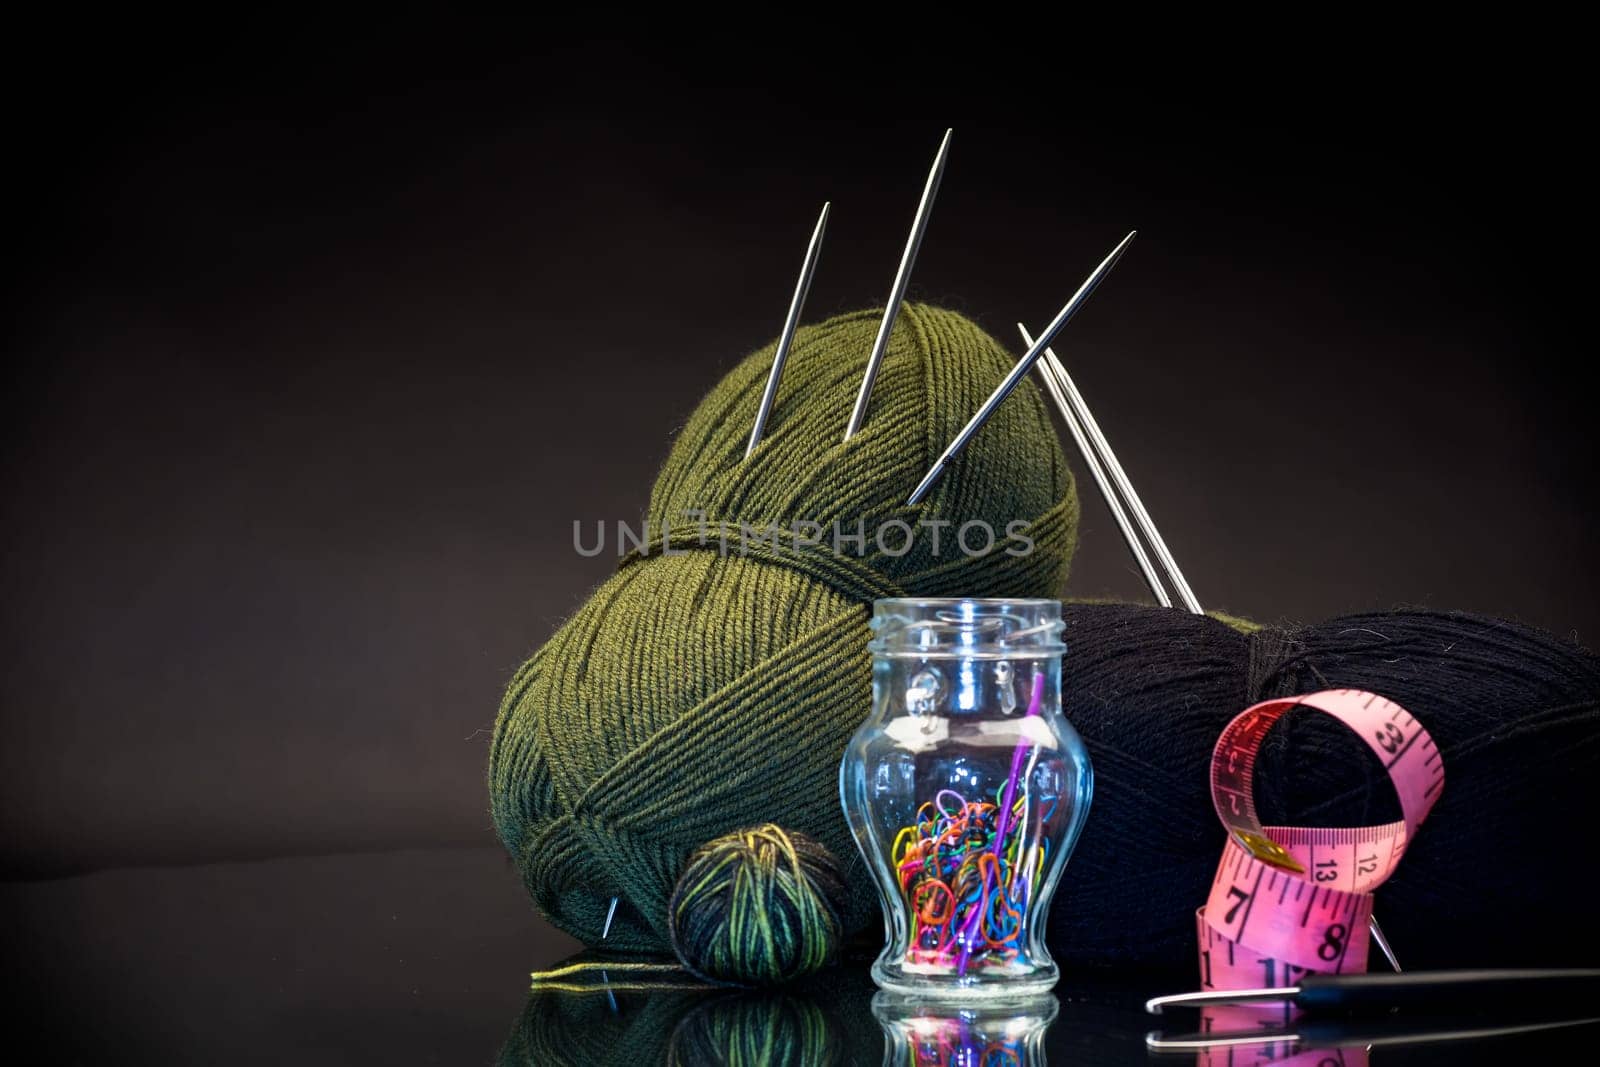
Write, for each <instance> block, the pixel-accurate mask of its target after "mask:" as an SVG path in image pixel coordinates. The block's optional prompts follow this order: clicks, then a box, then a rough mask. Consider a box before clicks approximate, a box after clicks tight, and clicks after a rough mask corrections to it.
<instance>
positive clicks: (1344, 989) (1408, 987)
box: [1144, 968, 1600, 1015]
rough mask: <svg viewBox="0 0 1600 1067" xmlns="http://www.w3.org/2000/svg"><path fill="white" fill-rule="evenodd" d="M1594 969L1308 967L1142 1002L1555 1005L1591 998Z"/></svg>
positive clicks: (1365, 1008)
mask: <svg viewBox="0 0 1600 1067" xmlns="http://www.w3.org/2000/svg"><path fill="white" fill-rule="evenodd" d="M1597 995H1600V969H1592V968H1585V969H1570V970H1497V971H1408V972H1406V973H1405V974H1349V975H1339V974H1308V975H1306V976H1305V978H1303V979H1302V980H1301V981H1300V984H1299V985H1292V986H1278V987H1276V988H1272V989H1216V990H1206V991H1204V992H1200V993H1176V994H1173V995H1172V996H1166V997H1155V998H1153V999H1151V1000H1148V1001H1146V1002H1145V1005H1144V1010H1145V1011H1147V1012H1150V1013H1152V1014H1157V1015H1158V1014H1160V1013H1161V1012H1162V1011H1163V1010H1165V1009H1167V1008H1200V1007H1205V1006H1207V1005H1212V1004H1255V1003H1261V1002H1264V1001H1272V1002H1280V1003H1289V1004H1293V1005H1294V1006H1295V1007H1297V1008H1300V1009H1301V1010H1303V1011H1306V1012H1317V1013H1330V1014H1334V1013H1337V1014H1344V1015H1372V1014H1380V1013H1385V1012H1391V1011H1402V1012H1416V1013H1419V1014H1424V1013H1433V1014H1438V1013H1449V1014H1453V1015H1454V1014H1461V1013H1463V1012H1467V1011H1472V1010H1475V1009H1490V1010H1494V1011H1504V1010H1506V1009H1537V1010H1555V1009H1560V1008H1566V1007H1573V1006H1576V1005H1578V1004H1592V1003H1594V1001H1595V999H1596V997H1597Z"/></svg>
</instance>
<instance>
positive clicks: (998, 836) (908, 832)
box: [839, 599, 1093, 997]
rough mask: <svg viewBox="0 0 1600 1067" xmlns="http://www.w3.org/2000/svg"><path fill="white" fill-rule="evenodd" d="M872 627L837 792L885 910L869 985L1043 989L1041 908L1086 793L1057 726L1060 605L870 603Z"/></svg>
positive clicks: (1079, 820) (1070, 746) (1077, 747)
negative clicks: (862, 708)
mask: <svg viewBox="0 0 1600 1067" xmlns="http://www.w3.org/2000/svg"><path fill="white" fill-rule="evenodd" d="M872 626H873V629H874V630H876V631H877V633H876V636H874V638H873V640H872V643H871V645H870V646H869V647H870V648H871V649H872V652H873V667H872V714H871V715H870V716H869V717H868V719H867V721H866V723H865V724H864V725H863V726H862V727H861V729H860V730H858V731H857V732H856V735H855V737H854V738H852V739H851V741H850V744H849V746H848V747H847V748H846V749H845V754H844V761H843V763H842V764H841V766H840V768H839V788H840V793H841V795H842V797H843V800H844V811H845V817H846V819H848V820H849V823H850V829H851V830H852V831H853V832H854V834H855V838H856V844H857V846H858V847H859V848H860V849H861V851H862V853H863V854H864V855H865V856H866V858H867V862H868V865H869V866H870V867H871V868H872V873H873V876H874V878H875V879H876V881H877V883H878V889H879V892H880V895H881V896H882V898H883V909H884V925H885V928H886V935H887V940H888V945H887V947H886V948H885V949H884V951H883V954H882V955H881V956H879V957H878V960H877V962H876V963H874V964H873V965H872V977H873V980H874V981H876V982H877V983H878V984H879V985H880V986H882V987H883V988H885V989H888V990H891V991H894V992H903V993H944V994H958V995H962V996H1008V997H1016V996H1019V995H1023V994H1027V993H1031V992H1042V991H1044V990H1048V989H1049V988H1050V987H1051V986H1053V985H1055V982H1056V977H1057V973H1058V972H1057V969H1056V965H1055V962H1054V961H1053V960H1052V959H1051V958H1050V953H1049V952H1048V951H1047V950H1046V948H1045V944H1044V933H1045V918H1046V915H1047V912H1048V910H1049V906H1050V895H1051V893H1052V892H1053V891H1054V890H1055V885H1056V880H1057V879H1058V878H1059V877H1060V876H1061V869H1062V867H1063V866H1064V865H1065V863H1066V860H1067V856H1068V854H1069V853H1070V852H1071V851H1072V846H1073V845H1074V844H1075V843H1076V842H1077V839H1078V833H1079V831H1080V830H1082V829H1083V821H1084V819H1085V817H1086V816H1087V815H1088V813H1089V796H1090V793H1091V790H1092V788H1093V777H1092V775H1091V773H1090V770H1089V754H1088V752H1087V751H1086V750H1085V749H1084V746H1083V741H1082V740H1081V739H1080V738H1079V737H1078V734H1077V732H1076V731H1074V730H1073V729H1072V727H1071V726H1070V725H1068V723H1067V720H1066V719H1064V718H1062V715H1061V653H1062V652H1063V651H1064V650H1065V646H1064V645H1062V643H1061V630H1062V622H1061V605H1060V604H1059V603H1058V602H1057V601H1054V600H914V599H899V600H880V601H878V602H877V605H876V610H875V612H874V615H873V620H872Z"/></svg>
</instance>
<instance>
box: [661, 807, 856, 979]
mask: <svg viewBox="0 0 1600 1067" xmlns="http://www.w3.org/2000/svg"><path fill="white" fill-rule="evenodd" d="M844 893H845V886H844V877H843V876H842V875H840V873H839V862H838V861H837V860H835V859H834V858H833V854H832V853H830V852H829V851H828V850H827V848H826V847H824V846H823V845H822V843H821V842H819V841H816V840H814V839H813V838H810V837H808V836H806V835H805V834H801V833H794V834H791V833H788V832H786V831H785V830H784V829H783V828H782V827H781V826H774V825H772V824H771V823H768V824H767V825H765V826H757V827H752V828H751V829H749V830H740V831H737V832H735V833H731V834H726V835H724V836H722V837H719V838H717V839H716V840H715V841H712V842H710V843H709V844H707V845H705V846H703V847H701V848H699V849H697V850H696V851H695V853H694V855H693V856H690V857H689V863H688V865H687V866H685V867H684V869H683V874H682V875H681V876H679V878H678V887H677V889H675V890H674V891H673V893H672V899H671V900H670V901H668V902H667V917H668V922H669V923H670V926H669V930H670V935H671V938H672V950H673V951H674V952H676V953H677V954H678V960H679V962H681V963H682V964H683V966H684V968H685V969H687V970H688V971H689V973H691V974H693V975H695V976H696V977H697V978H703V979H705V980H707V981H710V982H720V983H724V984H728V985H781V984H783V983H785V982H792V981H794V980H795V979H796V978H803V977H804V976H806V975H808V974H812V973H814V972H816V971H819V970H821V969H822V968H823V967H826V966H828V965H829V964H831V963H833V962H834V960H836V959H837V958H838V955H839V944H840V941H841V940H842V931H841V929H840V926H839V912H840V911H841V910H842V908H843V905H844Z"/></svg>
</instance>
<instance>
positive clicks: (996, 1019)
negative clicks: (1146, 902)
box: [872, 993, 1057, 1067]
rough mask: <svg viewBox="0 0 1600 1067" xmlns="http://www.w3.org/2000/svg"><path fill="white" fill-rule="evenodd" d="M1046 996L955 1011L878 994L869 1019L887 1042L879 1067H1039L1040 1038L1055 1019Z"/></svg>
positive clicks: (1053, 1001)
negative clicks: (875, 1019)
mask: <svg viewBox="0 0 1600 1067" xmlns="http://www.w3.org/2000/svg"><path fill="white" fill-rule="evenodd" d="M1056 1010H1057V1005H1056V998H1055V997H1052V996H1050V995H1049V994H1048V993H1046V994H1043V995H1036V996H1033V997H1028V998H1024V999H1020V1000H1018V999H1012V998H998V999H994V1000H986V1001H984V1002H982V1003H981V1004H965V1005H961V1006H959V1007H957V1006H955V1005H952V1004H949V1003H944V1004H940V1003H939V1002H938V1001H929V1000H926V999H922V998H916V997H901V996H897V995H894V994H890V993H879V994H878V995H877V996H875V997H873V998H872V1014H873V1015H875V1016H877V1019H878V1025H879V1026H882V1027H883V1030H884V1033H885V1034H886V1035H887V1036H888V1042H887V1044H886V1046H885V1048H884V1053H883V1067H934V1065H938V1067H954V1065H957V1064H959V1065H961V1067H966V1065H967V1064H971V1065H973V1067H993V1065H1000V1064H1003V1065H1004V1067H1043V1064H1044V1062H1045V1058H1044V1035H1045V1031H1046V1030H1048V1029H1049V1027H1050V1023H1051V1022H1053V1021H1054V1020H1055V1017H1056Z"/></svg>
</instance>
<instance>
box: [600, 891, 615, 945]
mask: <svg viewBox="0 0 1600 1067" xmlns="http://www.w3.org/2000/svg"><path fill="white" fill-rule="evenodd" d="M616 917H617V898H616V897H612V898H611V907H609V908H607V909H606V925H605V928H604V929H602V930H601V931H600V940H602V941H604V940H605V939H606V938H607V937H609V936H611V920H612V919H615V918H616Z"/></svg>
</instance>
